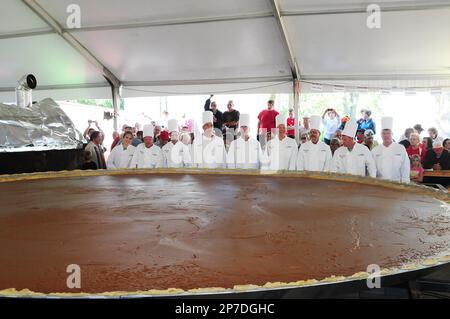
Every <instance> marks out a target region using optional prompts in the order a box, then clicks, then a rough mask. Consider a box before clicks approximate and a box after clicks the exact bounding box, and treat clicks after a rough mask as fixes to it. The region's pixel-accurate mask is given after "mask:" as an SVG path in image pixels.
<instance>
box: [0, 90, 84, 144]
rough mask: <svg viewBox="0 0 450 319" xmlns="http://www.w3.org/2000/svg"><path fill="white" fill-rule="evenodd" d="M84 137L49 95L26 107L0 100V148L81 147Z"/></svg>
mask: <svg viewBox="0 0 450 319" xmlns="http://www.w3.org/2000/svg"><path fill="white" fill-rule="evenodd" d="M83 142H84V138H83V136H82V134H81V133H80V132H79V131H78V130H77V129H76V128H75V126H74V124H73V122H72V120H71V119H70V118H69V117H68V116H67V114H66V113H65V112H64V111H63V110H62V109H61V108H60V107H59V105H58V104H57V103H56V102H55V101H53V100H52V99H45V100H42V101H41V102H39V103H36V104H33V106H32V107H29V108H20V107H17V106H16V105H6V104H1V103H0V152H23V151H46V150H58V149H77V148H82V145H83Z"/></svg>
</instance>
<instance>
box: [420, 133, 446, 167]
mask: <svg viewBox="0 0 450 319" xmlns="http://www.w3.org/2000/svg"><path fill="white" fill-rule="evenodd" d="M423 168H425V169H433V170H435V171H440V170H450V153H449V152H448V151H447V150H446V149H444V146H443V143H442V141H440V140H436V141H434V142H433V148H432V149H430V150H428V151H427V153H426V155H425V159H424V161H423Z"/></svg>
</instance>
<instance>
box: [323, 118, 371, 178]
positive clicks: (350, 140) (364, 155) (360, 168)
mask: <svg viewBox="0 0 450 319" xmlns="http://www.w3.org/2000/svg"><path fill="white" fill-rule="evenodd" d="M357 130H358V123H356V122H355V121H348V122H347V123H346V124H345V128H344V131H343V132H342V142H343V144H344V145H343V146H341V147H339V148H338V149H337V150H336V152H334V156H333V159H332V161H331V171H332V172H333V173H342V174H351V175H359V176H370V177H373V178H375V177H376V176H377V169H376V165H375V161H374V159H373V156H372V153H371V152H370V150H369V148H368V147H367V146H365V145H363V144H359V143H356V141H355V136H356V131H357Z"/></svg>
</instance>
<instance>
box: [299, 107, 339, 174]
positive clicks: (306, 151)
mask: <svg viewBox="0 0 450 319" xmlns="http://www.w3.org/2000/svg"><path fill="white" fill-rule="evenodd" d="M321 123H322V118H321V117H320V116H318V115H314V116H311V119H310V127H309V128H310V131H309V135H310V140H309V141H308V142H306V143H304V144H302V147H300V149H299V151H298V156H297V170H298V171H313V172H328V171H330V168H331V167H330V166H331V159H332V154H331V150H330V147H329V146H328V145H327V144H325V143H324V142H322V141H320V140H319V139H320V125H321Z"/></svg>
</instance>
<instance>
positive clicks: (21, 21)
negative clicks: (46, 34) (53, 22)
mask: <svg viewBox="0 0 450 319" xmlns="http://www.w3.org/2000/svg"><path fill="white" fill-rule="evenodd" d="M0 8H1V10H0V35H1V34H8V33H13V32H15V33H17V32H23V31H31V30H50V28H49V26H48V25H47V24H46V23H45V22H44V21H42V20H41V19H39V17H37V16H36V15H35V14H34V13H33V12H32V11H30V10H29V9H28V8H27V6H26V5H25V4H24V3H22V2H21V1H17V0H2V1H1V4H0ZM2 47H3V46H2Z"/></svg>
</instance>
